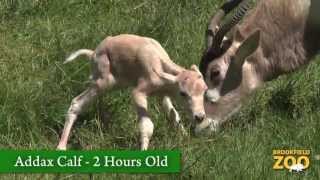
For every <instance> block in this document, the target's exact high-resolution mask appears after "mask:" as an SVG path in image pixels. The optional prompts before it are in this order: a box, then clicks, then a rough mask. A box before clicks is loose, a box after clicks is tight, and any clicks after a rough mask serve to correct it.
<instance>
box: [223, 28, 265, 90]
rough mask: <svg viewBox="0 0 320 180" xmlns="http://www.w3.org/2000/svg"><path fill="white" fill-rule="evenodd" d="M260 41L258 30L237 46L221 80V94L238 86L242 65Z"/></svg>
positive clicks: (240, 79)
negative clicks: (224, 76)
mask: <svg viewBox="0 0 320 180" xmlns="http://www.w3.org/2000/svg"><path fill="white" fill-rule="evenodd" d="M259 43H260V30H256V31H255V32H254V33H252V34H251V35H250V36H249V37H248V38H247V39H246V40H245V41H244V42H243V43H242V44H241V45H240V47H239V48H238V50H237V51H236V54H235V56H234V59H232V60H231V62H230V65H229V68H228V71H227V74H226V78H225V80H224V81H223V85H222V88H221V95H225V94H227V93H228V92H230V91H231V90H233V89H235V88H237V87H239V85H240V83H241V81H242V66H243V64H244V62H245V60H246V59H247V57H248V56H250V55H251V54H253V53H254V52H255V51H256V50H257V48H258V47H259Z"/></svg>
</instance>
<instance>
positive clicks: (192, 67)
mask: <svg viewBox="0 0 320 180" xmlns="http://www.w3.org/2000/svg"><path fill="white" fill-rule="evenodd" d="M190 69H191V70H193V71H195V72H197V73H199V74H200V75H201V77H202V73H201V72H200V70H199V69H198V67H197V66H196V65H195V64H192V65H191V68H190Z"/></svg>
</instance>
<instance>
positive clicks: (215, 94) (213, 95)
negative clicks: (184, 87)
mask: <svg viewBox="0 0 320 180" xmlns="http://www.w3.org/2000/svg"><path fill="white" fill-rule="evenodd" d="M206 97H207V99H208V100H209V101H210V102H217V101H218V100H219V99H220V93H219V91H218V90H217V89H216V88H215V89H209V90H208V91H207V92H206Z"/></svg>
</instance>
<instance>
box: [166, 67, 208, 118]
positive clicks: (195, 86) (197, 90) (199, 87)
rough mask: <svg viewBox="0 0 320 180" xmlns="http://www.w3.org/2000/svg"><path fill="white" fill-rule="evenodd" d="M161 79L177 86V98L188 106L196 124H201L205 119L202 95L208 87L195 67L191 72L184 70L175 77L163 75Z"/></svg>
mask: <svg viewBox="0 0 320 180" xmlns="http://www.w3.org/2000/svg"><path fill="white" fill-rule="evenodd" d="M162 77H164V78H165V79H167V80H169V81H170V82H171V83H174V84H177V85H178V91H179V94H180V95H179V96H181V97H182V98H183V99H184V100H185V101H186V102H187V104H188V106H189V109H190V110H191V112H192V115H193V119H194V120H195V122H196V123H201V122H202V121H203V120H204V119H205V118H206V114H205V109H204V94H205V92H206V91H207V89H208V87H207V85H206V83H205V81H204V79H203V77H202V74H201V73H200V71H199V70H198V68H197V66H196V65H192V66H191V70H184V71H182V72H181V73H179V74H178V75H176V76H173V75H170V74H167V73H163V74H162Z"/></svg>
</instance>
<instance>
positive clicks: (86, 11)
mask: <svg viewBox="0 0 320 180" xmlns="http://www.w3.org/2000/svg"><path fill="white" fill-rule="evenodd" d="M220 4H221V1H218V2H214V1H212V0H192V1H191V0H179V1H178V0H175V1H160V0H157V1H152V0H69V1H63V0H60V1H53V0H52V1H49V0H0V148H2V149H55V146H56V145H57V142H58V138H59V135H60V133H61V130H62V128H63V124H64V114H65V113H66V111H67V108H68V106H69V104H70V102H71V99H72V98H73V97H75V96H76V95H78V94H79V93H80V92H82V91H83V90H84V89H85V87H86V86H87V79H88V76H89V72H90V68H89V64H88V61H86V60H85V59H84V58H83V59H82V60H79V61H77V62H74V63H71V64H68V65H62V62H63V61H64V59H65V57H66V56H67V55H68V54H69V53H71V52H72V51H74V50H77V49H79V48H91V49H93V48H95V47H96V46H97V44H98V43H99V42H100V41H101V40H102V39H104V38H105V37H106V36H108V35H117V34H120V33H132V34H139V35H144V36H149V37H153V38H155V39H157V40H158V41H159V42H160V43H161V44H162V45H163V46H164V48H165V49H166V50H167V51H168V53H169V55H170V56H171V58H172V59H173V60H174V61H175V62H177V63H178V64H180V65H183V66H190V65H191V64H193V63H194V64H198V63H199V60H200V55H201V51H202V48H203V34H204V30H205V27H206V22H207V20H208V18H209V17H210V15H211V14H212V13H213V12H214V11H215V10H216V8H217V7H218V5H220ZM99 103H100V106H99ZM99 103H98V102H97V103H94V104H93V105H92V107H91V108H89V109H88V111H87V112H85V113H84V114H82V115H81V116H80V118H79V120H78V121H77V123H76V125H75V127H74V130H73V132H72V135H71V138H70V142H69V147H70V148H71V149H87V150H90V149H137V148H138V146H137V145H138V142H139V141H138V129H137V120H136V114H135V113H134V109H133V108H132V106H131V105H130V104H131V100H130V93H129V91H125V90H123V91H118V92H111V93H110V92H108V93H106V94H105V96H104V98H103V99H102V100H101V101H100V102H99ZM179 109H181V108H179ZM319 110H320V62H319V61H314V62H313V63H312V64H311V65H309V66H308V67H305V68H302V70H300V71H298V72H295V73H293V74H291V75H289V76H283V77H281V78H279V79H277V80H275V81H273V82H270V83H267V84H266V86H265V88H263V89H262V90H260V91H258V92H257V93H256V94H255V95H254V96H253V98H252V99H250V102H249V103H248V105H246V106H245V108H243V109H242V110H241V112H239V113H237V114H236V115H234V116H233V117H232V120H231V121H230V122H229V123H227V124H226V125H225V127H224V128H223V130H222V131H221V132H219V133H217V134H215V135H214V136H211V137H204V138H193V137H182V136H181V134H179V133H177V131H176V130H175V129H173V128H172V127H170V125H169V123H168V122H167V118H166V117H165V116H164V115H163V113H162V109H161V106H160V103H159V102H158V99H153V100H152V103H151V104H150V111H151V115H152V118H153V121H154V123H155V132H154V136H153V139H152V142H151V149H180V150H181V151H182V159H183V160H182V166H183V168H182V171H181V173H180V174H172V175H169V174H162V175H151V174H147V175H138V174H136V175H126V174H93V175H92V176H91V177H93V178H94V179H128V178H130V179H131V178H132V179H151V178H152V179H177V178H181V179H259V180H260V179H318V178H319V177H320V161H317V160H316V159H315V158H314V156H315V155H316V154H320V146H319V144H320V132H319V130H320V111H319ZM128 112H130V113H128ZM180 112H181V111H180ZM183 120H184V123H185V124H188V118H186V116H184V118H183ZM278 148H280V149H284V148H288V149H295V148H306V149H311V150H312V155H311V157H310V158H311V168H310V169H308V170H307V171H306V172H305V173H304V174H292V173H289V172H288V171H275V170H273V169H272V164H273V158H272V150H273V149H278ZM0 178H1V179H36V178H40V179H55V178H56V179H59V178H61V179H88V178H89V175H86V174H72V175H59V176H58V175H54V174H50V175H44V176H41V175H37V174H28V175H27V174H20V175H19V174H16V175H1V176H0Z"/></svg>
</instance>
